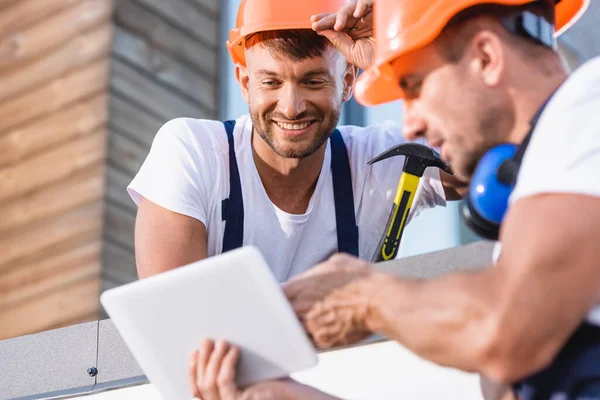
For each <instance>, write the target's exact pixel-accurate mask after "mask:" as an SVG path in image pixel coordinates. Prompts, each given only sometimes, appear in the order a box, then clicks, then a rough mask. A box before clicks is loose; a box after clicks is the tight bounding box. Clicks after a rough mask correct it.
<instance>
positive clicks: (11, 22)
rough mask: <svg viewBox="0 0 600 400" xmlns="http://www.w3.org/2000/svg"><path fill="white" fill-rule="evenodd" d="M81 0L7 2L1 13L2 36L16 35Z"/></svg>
mask: <svg viewBox="0 0 600 400" xmlns="http://www.w3.org/2000/svg"><path fill="white" fill-rule="evenodd" d="M77 2H79V0H44V1H39V0H17V1H12V2H7V4H6V5H5V7H3V8H2V12H1V13H0V37H5V36H9V35H15V34H16V33H17V32H19V31H20V30H22V29H23V28H27V27H30V26H32V25H34V24H36V23H38V22H40V21H42V20H44V19H45V18H48V17H49V16H51V15H53V14H55V13H56V12H57V11H60V10H63V9H65V8H68V7H69V6H71V5H73V4H76V3H77Z"/></svg>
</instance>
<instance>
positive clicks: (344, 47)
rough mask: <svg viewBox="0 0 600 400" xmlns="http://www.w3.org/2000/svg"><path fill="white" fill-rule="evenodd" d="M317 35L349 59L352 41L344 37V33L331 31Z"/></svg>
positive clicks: (352, 45)
mask: <svg viewBox="0 0 600 400" xmlns="http://www.w3.org/2000/svg"><path fill="white" fill-rule="evenodd" d="M318 34H319V35H321V36H324V37H326V38H327V39H329V41H330V42H331V44H333V45H334V46H335V47H336V48H337V49H338V50H339V51H341V52H342V54H343V55H344V56H346V58H347V59H349V58H350V55H351V52H352V48H353V47H354V40H352V38H350V36H348V35H346V34H345V33H344V32H339V31H335V30H333V29H328V30H326V31H321V32H318Z"/></svg>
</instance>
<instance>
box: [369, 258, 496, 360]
mask: <svg viewBox="0 0 600 400" xmlns="http://www.w3.org/2000/svg"><path fill="white" fill-rule="evenodd" d="M494 275H497V273H496V271H495V270H494V269H493V268H487V269H485V270H483V271H478V272H471V273H460V274H453V275H451V276H447V277H443V278H440V279H436V280H431V281H407V280H400V279H397V278H392V277H391V276H378V277H375V278H374V279H372V280H371V282H370V283H367V284H366V285H365V286H366V287H368V289H366V290H368V291H370V292H371V294H370V295H368V296H367V297H368V298H369V299H370V307H369V312H368V317H367V324H368V326H369V328H370V329H371V330H373V331H374V332H378V333H381V334H383V335H385V336H386V337H388V338H390V339H393V340H396V341H398V342H400V343H402V344H403V345H405V346H406V347H407V348H409V349H410V350H411V351H413V352H414V353H416V354H417V355H419V356H421V357H423V358H426V359H428V360H431V361H433V362H435V363H438V364H441V365H448V366H452V367H455V368H460V369H462V370H465V371H479V370H480V368H481V361H482V360H481V359H482V354H483V353H485V351H486V346H487V345H488V341H489V338H490V337H491V335H492V334H493V332H491V330H492V329H493V328H494V326H493V316H494V312H493V308H494V305H495V303H496V302H495V297H497V296H498V289H497V288H498V287H499V286H501V285H500V284H499V281H498V279H499V278H498V277H496V276H494Z"/></svg>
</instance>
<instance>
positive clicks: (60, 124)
mask: <svg viewBox="0 0 600 400" xmlns="http://www.w3.org/2000/svg"><path fill="white" fill-rule="evenodd" d="M107 123H108V103H107V95H106V93H102V92H101V93H99V94H97V95H96V96H94V97H91V98H89V99H86V100H85V101H83V102H81V103H78V104H75V105H73V106H72V107H68V108H65V109H63V110H60V111H58V112H56V113H52V114H49V115H48V116H47V117H45V118H41V119H38V120H35V121H33V122H32V123H30V124H27V125H23V126H21V127H20V128H16V129H12V130H9V131H7V132H6V133H4V134H2V135H0V167H5V166H7V165H11V164H15V163H17V162H20V161H22V160H24V159H25V158H27V157H29V156H31V155H33V154H36V153H38V152H40V151H42V150H45V149H47V148H49V147H52V146H55V145H56V144H58V143H60V142H62V141H64V140H69V139H74V138H76V137H80V136H84V135H87V134H89V133H91V132H94V131H96V130H98V129H99V128H100V127H102V126H104V125H106V124H107Z"/></svg>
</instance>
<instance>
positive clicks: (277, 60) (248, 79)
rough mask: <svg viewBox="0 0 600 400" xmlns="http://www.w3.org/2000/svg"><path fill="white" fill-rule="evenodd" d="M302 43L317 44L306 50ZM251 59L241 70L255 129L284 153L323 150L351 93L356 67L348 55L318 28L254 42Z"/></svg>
mask: <svg viewBox="0 0 600 400" xmlns="http://www.w3.org/2000/svg"><path fill="white" fill-rule="evenodd" d="M304 35H306V37H305V38H300V39H298V36H304ZM273 36H274V37H273ZM312 41H316V42H317V43H316V46H311V44H310V43H311V42H312ZM301 46H307V47H308V46H311V47H312V49H311V50H307V52H306V53H304V52H303V51H302V49H301V48H299V47H301ZM319 46H320V48H319ZM286 47H287V48H293V49H294V50H296V51H287V50H286ZM303 55H306V56H304V57H303ZM246 63H247V67H241V66H238V68H237V73H238V80H239V82H240V86H241V88H242V94H243V96H244V99H245V100H246V102H247V103H248V105H249V107H250V116H251V118H252V123H253V126H254V130H255V132H256V133H258V135H259V136H260V137H261V138H262V140H264V141H265V142H266V143H267V144H268V146H269V147H270V148H271V149H272V150H273V151H274V152H275V153H276V154H277V155H278V156H280V157H283V158H298V159H299V158H305V157H308V156H310V155H311V154H313V153H314V152H316V151H317V150H318V149H320V148H321V147H322V146H323V145H324V144H325V143H326V141H327V139H328V138H329V136H330V135H331V133H332V132H333V130H334V129H335V127H336V126H337V124H338V122H339V119H340V113H341V107H342V103H343V102H344V101H347V100H348V99H349V98H350V96H351V94H352V85H353V83H354V78H355V70H354V68H353V67H351V66H348V64H347V63H346V60H345V58H344V57H343V55H342V54H341V53H340V52H339V51H338V50H336V49H335V48H334V47H333V46H331V45H329V43H328V42H327V39H325V38H322V37H320V36H318V35H316V34H315V33H314V32H302V31H287V32H281V33H272V34H271V35H269V36H268V37H267V39H263V40H260V41H258V42H256V43H253V44H252V45H251V46H250V47H249V48H247V49H246Z"/></svg>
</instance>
